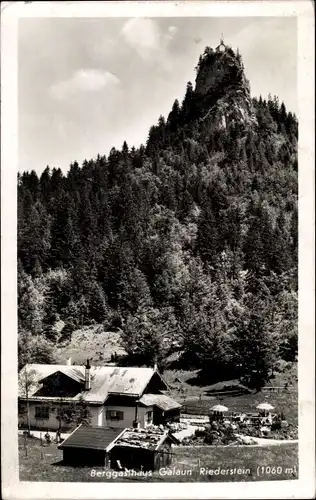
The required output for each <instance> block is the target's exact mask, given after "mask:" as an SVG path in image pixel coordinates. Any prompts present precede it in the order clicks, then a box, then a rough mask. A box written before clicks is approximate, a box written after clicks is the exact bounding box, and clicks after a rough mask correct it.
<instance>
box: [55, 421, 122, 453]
mask: <svg viewBox="0 0 316 500" xmlns="http://www.w3.org/2000/svg"><path fill="white" fill-rule="evenodd" d="M121 433H122V429H114V428H109V427H97V426H91V427H90V426H89V427H88V426H84V425H80V426H79V427H77V428H76V429H75V430H74V432H72V434H70V436H69V437H68V438H66V439H65V441H64V442H63V443H62V444H60V445H59V446H58V448H60V449H61V450H63V449H65V448H67V449H68V448H85V449H89V450H106V448H107V447H108V445H109V444H110V443H111V442H112V441H113V440H114V439H115V438H117V437H118V436H119V435H120V434H121Z"/></svg>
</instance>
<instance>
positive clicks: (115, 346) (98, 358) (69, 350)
mask: <svg viewBox="0 0 316 500" xmlns="http://www.w3.org/2000/svg"><path fill="white" fill-rule="evenodd" d="M114 352H116V353H117V354H118V355H123V354H125V351H124V349H123V348H122V347H121V345H120V334H119V333H118V332H106V331H105V330H104V328H103V327H102V325H95V326H87V327H84V328H81V329H80V330H76V331H75V332H73V334H72V338H71V342H70V343H69V344H67V345H65V346H62V347H58V348H57V349H56V353H55V354H56V360H57V362H59V363H65V362H66V360H67V359H68V358H71V360H72V363H73V364H76V365H81V364H84V363H85V362H86V360H87V358H89V359H90V360H91V361H92V363H93V364H94V365H102V364H104V363H106V362H109V361H110V359H111V354H114Z"/></svg>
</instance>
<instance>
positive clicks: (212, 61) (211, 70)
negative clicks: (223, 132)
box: [195, 46, 257, 129]
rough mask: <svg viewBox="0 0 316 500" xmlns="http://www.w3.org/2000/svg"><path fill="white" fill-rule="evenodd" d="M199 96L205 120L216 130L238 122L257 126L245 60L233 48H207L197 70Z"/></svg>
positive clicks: (196, 84)
mask: <svg viewBox="0 0 316 500" xmlns="http://www.w3.org/2000/svg"><path fill="white" fill-rule="evenodd" d="M195 96H196V100H197V102H200V107H201V109H202V114H203V117H202V119H201V121H203V122H204V123H206V124H208V126H209V127H211V128H212V129H214V128H226V127H227V126H228V125H229V124H231V123H236V122H238V123H240V124H243V125H244V126H246V127H249V126H252V125H255V124H256V123H257V120H256V118H255V114H254V110H253V107H252V102H251V95H250V86H249V82H248V80H247V79H246V77H245V73H244V67H243V64H242V61H241V58H240V56H239V54H238V53H237V54H235V53H234V51H233V50H232V49H231V48H230V47H225V46H224V48H222V51H217V50H213V49H211V48H206V50H205V52H204V54H203V56H202V57H201V58H200V61H199V64H198V67H197V76H196V80H195Z"/></svg>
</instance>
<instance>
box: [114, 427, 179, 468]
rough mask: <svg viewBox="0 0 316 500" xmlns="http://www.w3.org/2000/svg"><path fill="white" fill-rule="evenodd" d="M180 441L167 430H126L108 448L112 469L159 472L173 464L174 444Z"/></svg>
mask: <svg viewBox="0 0 316 500" xmlns="http://www.w3.org/2000/svg"><path fill="white" fill-rule="evenodd" d="M178 443H179V442H178V440H177V439H176V438H175V437H174V436H173V435H172V434H170V432H169V431H168V430H166V429H162V428H160V427H156V426H150V427H147V428H146V429H140V428H139V429H125V430H124V432H123V433H122V434H120V435H119V436H117V438H116V439H115V440H114V441H113V442H112V443H111V444H110V445H109V446H108V448H107V452H108V458H109V460H110V464H111V468H116V469H134V470H157V469H159V468H160V467H167V466H170V465H171V463H172V444H178Z"/></svg>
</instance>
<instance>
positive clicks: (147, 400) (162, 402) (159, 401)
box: [139, 394, 182, 411]
mask: <svg viewBox="0 0 316 500" xmlns="http://www.w3.org/2000/svg"><path fill="white" fill-rule="evenodd" d="M139 402H140V403H142V404H143V405H144V406H157V407H158V408H160V409H161V410H163V411H169V410H175V409H177V408H181V406H182V405H181V404H179V403H177V401H175V400H174V399H172V398H170V397H169V396H167V395H166V394H144V395H143V396H142V397H141V398H140V400H139Z"/></svg>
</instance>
